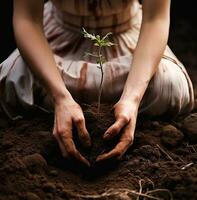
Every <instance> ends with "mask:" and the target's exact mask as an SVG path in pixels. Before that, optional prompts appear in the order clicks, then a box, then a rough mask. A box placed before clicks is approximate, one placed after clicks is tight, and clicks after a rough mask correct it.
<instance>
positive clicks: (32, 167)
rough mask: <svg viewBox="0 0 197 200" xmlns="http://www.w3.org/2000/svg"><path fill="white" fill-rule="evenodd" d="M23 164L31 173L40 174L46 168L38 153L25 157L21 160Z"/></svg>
mask: <svg viewBox="0 0 197 200" xmlns="http://www.w3.org/2000/svg"><path fill="white" fill-rule="evenodd" d="M23 163H24V164H25V166H26V167H27V169H28V170H29V171H30V172H32V173H37V172H40V171H41V170H42V169H44V168H45V167H46V166H47V162H46V160H45V159H44V158H43V157H42V156H41V155H40V154H38V153H35V154H32V155H28V156H25V157H24V158H23Z"/></svg>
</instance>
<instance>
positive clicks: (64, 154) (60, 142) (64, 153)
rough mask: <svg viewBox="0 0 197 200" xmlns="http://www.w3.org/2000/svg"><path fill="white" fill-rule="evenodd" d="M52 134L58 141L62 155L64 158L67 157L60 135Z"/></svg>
mask: <svg viewBox="0 0 197 200" xmlns="http://www.w3.org/2000/svg"><path fill="white" fill-rule="evenodd" d="M53 135H54V137H55V139H56V140H57V142H58V145H59V148H60V150H61V152H62V156H63V157H64V158H68V154H67V152H66V149H65V146H64V144H63V143H62V141H61V139H60V137H59V136H58V135H57V134H53Z"/></svg>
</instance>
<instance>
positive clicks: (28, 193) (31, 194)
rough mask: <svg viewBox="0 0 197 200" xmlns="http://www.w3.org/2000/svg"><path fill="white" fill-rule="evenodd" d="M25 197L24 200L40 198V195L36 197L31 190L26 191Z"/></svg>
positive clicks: (38, 199)
mask: <svg viewBox="0 0 197 200" xmlns="http://www.w3.org/2000/svg"><path fill="white" fill-rule="evenodd" d="M25 199H26V200H40V197H38V196H37V195H36V194H34V193H32V192H27V194H26V198H25Z"/></svg>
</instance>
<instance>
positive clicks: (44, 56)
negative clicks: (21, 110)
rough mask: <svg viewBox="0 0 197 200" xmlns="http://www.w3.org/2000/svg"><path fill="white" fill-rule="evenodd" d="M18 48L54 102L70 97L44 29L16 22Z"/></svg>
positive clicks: (37, 25) (32, 23) (21, 20)
mask: <svg viewBox="0 0 197 200" xmlns="http://www.w3.org/2000/svg"><path fill="white" fill-rule="evenodd" d="M14 32H15V37H16V41H17V46H18V48H19V50H20V52H21V54H22V56H23V57H24V60H25V61H26V62H27V64H28V66H29V67H30V68H31V70H32V71H33V72H34V73H35V75H36V76H37V77H38V78H39V79H40V80H41V81H42V82H43V84H44V85H45V87H46V88H47V89H48V90H49V92H50V93H51V95H52V96H53V97H54V100H56V99H58V98H61V97H64V96H69V95H70V94H69V92H68V91H67V89H66V87H65V84H64V82H63V80H62V78H61V76H60V73H59V71H58V69H57V66H56V63H55V59H54V56H53V53H52V51H51V50H50V47H49V45H48V42H47V40H46V38H45V36H44V33H43V31H42V27H41V26H40V25H39V24H37V23H34V22H30V21H29V20H26V19H20V20H18V21H15V22H14Z"/></svg>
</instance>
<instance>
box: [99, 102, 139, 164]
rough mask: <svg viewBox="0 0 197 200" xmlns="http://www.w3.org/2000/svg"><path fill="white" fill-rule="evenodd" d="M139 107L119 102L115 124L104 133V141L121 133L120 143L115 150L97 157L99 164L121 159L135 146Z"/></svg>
mask: <svg viewBox="0 0 197 200" xmlns="http://www.w3.org/2000/svg"><path fill="white" fill-rule="evenodd" d="M137 111H138V107H137V106H136V105H135V103H132V102H129V101H119V102H118V103H116V104H115V106H114V114H115V119H116V121H115V123H114V124H113V125H112V126H111V127H109V128H108V130H107V131H106V132H105V133H104V136H103V137H104V139H105V140H110V139H112V138H113V137H114V136H116V135H118V134H120V133H121V137H120V141H119V143H118V144H117V145H116V146H115V148H114V149H113V150H111V151H110V152H108V153H104V154H102V155H99V156H98V157H97V160H96V161H97V162H100V161H104V160H107V159H111V158H115V159H120V158H121V157H122V155H123V154H124V153H125V152H126V151H127V149H128V148H129V147H130V146H131V145H132V144H133V140H134V131H135V126H136V118H137Z"/></svg>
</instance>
